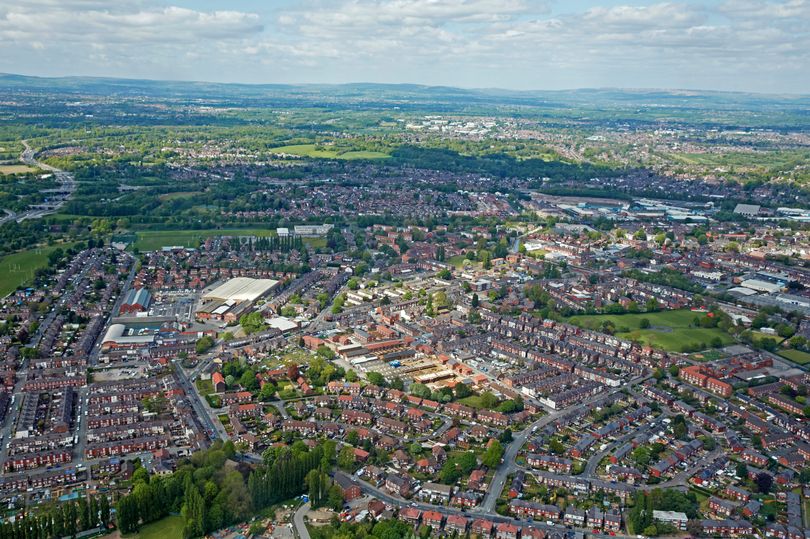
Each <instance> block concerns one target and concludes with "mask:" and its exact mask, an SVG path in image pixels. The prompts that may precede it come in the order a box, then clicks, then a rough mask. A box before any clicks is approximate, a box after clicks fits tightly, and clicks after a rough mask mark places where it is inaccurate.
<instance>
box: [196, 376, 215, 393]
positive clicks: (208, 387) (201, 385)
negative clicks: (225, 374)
mask: <svg viewBox="0 0 810 539" xmlns="http://www.w3.org/2000/svg"><path fill="white" fill-rule="evenodd" d="M194 385H196V386H197V391H199V392H200V395H203V396H205V395H210V394H211V393H213V392H214V384H213V383H211V380H203V379H202V378H200V379H199V380H197V381H196V382H194Z"/></svg>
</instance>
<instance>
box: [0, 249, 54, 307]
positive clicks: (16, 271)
mask: <svg viewBox="0 0 810 539" xmlns="http://www.w3.org/2000/svg"><path fill="white" fill-rule="evenodd" d="M57 247H61V248H63V249H67V248H69V247H70V245H53V246H50V247H41V248H37V249H30V250H28V251H21V252H19V253H13V254H10V255H6V256H4V257H2V258H0V297H5V296H7V295H8V294H10V293H12V292H14V291H15V290H16V289H17V287H18V286H21V285H24V284H25V283H27V282H28V281H30V280H31V279H32V278H33V277H34V271H36V270H37V269H39V268H44V267H46V266H47V265H48V254H50V252H51V251H53V250H55V249H56V248H57Z"/></svg>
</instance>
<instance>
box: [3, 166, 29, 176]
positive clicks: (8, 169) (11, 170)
mask: <svg viewBox="0 0 810 539" xmlns="http://www.w3.org/2000/svg"><path fill="white" fill-rule="evenodd" d="M36 171H37V169H35V168H34V167H29V166H28V165H0V174H25V173H27V172H36Z"/></svg>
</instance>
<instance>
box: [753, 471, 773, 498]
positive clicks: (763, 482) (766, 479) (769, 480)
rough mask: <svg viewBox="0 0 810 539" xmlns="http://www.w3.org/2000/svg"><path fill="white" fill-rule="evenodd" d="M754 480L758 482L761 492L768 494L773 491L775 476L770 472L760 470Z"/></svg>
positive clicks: (758, 488)
mask: <svg viewBox="0 0 810 539" xmlns="http://www.w3.org/2000/svg"><path fill="white" fill-rule="evenodd" d="M754 482H755V483H756V484H757V490H758V491H759V492H761V493H762V494H768V493H769V492H770V491H771V486H773V477H772V476H771V474H769V473H766V472H760V473H758V474H757V476H756V479H755V480H754Z"/></svg>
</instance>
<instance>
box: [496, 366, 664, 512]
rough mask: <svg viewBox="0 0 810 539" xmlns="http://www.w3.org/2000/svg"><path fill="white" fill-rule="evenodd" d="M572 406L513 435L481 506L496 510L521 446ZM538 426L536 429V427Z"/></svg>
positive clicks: (632, 383)
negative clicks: (533, 432) (535, 431)
mask: <svg viewBox="0 0 810 539" xmlns="http://www.w3.org/2000/svg"><path fill="white" fill-rule="evenodd" d="M647 378H649V376H642V377H639V378H636V379H634V380H631V381H630V382H629V383H628V384H627V386H622V387H618V388H615V389H613V390H611V391H609V392H607V393H600V394H598V395H594V396H593V397H592V398H590V399H587V400H585V401H583V402H582V403H580V404H579V405H578V406H586V405H588V404H590V403H593V402H596V401H599V400H601V399H604V398H605V397H607V396H609V395H613V394H614V393H617V392H619V391H621V390H622V389H624V388H625V387H628V386H633V385H636V384H640V383H642V382H643V381H644V380H646V379H647ZM570 411H571V409H570V408H566V409H563V410H557V411H554V412H551V413H550V414H549V415H547V416H544V417H541V418H540V419H538V420H537V421H535V422H534V423H532V424H531V425H529V426H528V427H526V428H525V429H523V430H522V431H520V432H519V433H517V434H515V435H513V439H512V441H511V442H510V443H509V445H508V446H507V447H506V451H504V454H503V461H502V462H501V465H500V466H498V469H497V470H496V471H495V475H494V477H493V478H492V482H491V483H490V485H489V489H488V490H487V494H486V496H484V501H483V502H482V503H481V508H482V509H483V510H484V511H486V512H489V513H491V512H493V511H494V510H495V502H497V501H498V497H500V495H501V492H503V487H504V485H505V484H506V478H507V477H508V476H509V474H511V473H514V472H515V470H517V464H516V463H515V458H517V456H518V453H520V450H521V448H522V447H523V446H524V445H526V441H527V440H528V439H529V436H531V434H532V431H534V430H539V429H541V428H543V427H545V426H546V425H548V424H549V423H552V422H554V421H556V420H557V419H559V418H560V417H561V416H563V415H565V414H566V413H568V412H570ZM535 427H536V429H535Z"/></svg>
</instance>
